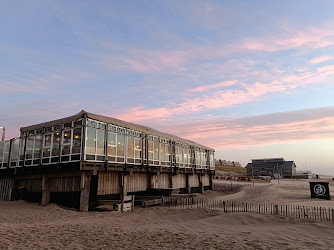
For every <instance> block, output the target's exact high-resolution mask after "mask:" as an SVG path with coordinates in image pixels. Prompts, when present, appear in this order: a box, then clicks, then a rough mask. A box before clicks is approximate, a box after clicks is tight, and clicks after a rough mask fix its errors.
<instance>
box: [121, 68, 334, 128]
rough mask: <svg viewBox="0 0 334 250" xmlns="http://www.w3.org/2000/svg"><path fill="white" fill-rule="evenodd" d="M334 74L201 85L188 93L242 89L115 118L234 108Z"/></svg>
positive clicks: (321, 71)
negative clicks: (246, 82)
mask: <svg viewBox="0 0 334 250" xmlns="http://www.w3.org/2000/svg"><path fill="white" fill-rule="evenodd" d="M333 74H334V65H327V66H324V67H320V68H317V69H316V70H315V71H313V72H312V71H309V72H300V73H298V74H296V75H288V76H285V77H282V78H279V79H278V80H273V81H272V82H270V83H267V84H265V83H260V82H256V83H254V84H249V85H246V84H245V83H243V82H240V81H227V82H221V83H217V84H211V85H202V86H200V87H197V88H193V89H190V90H189V91H188V92H189V93H195V94H198V93H201V92H205V90H208V91H209V90H214V89H216V88H219V87H221V86H228V85H231V86H232V85H235V84H238V85H240V86H242V88H241V89H229V90H224V91H216V92H212V93H210V94H204V95H203V94H202V95H200V96H194V97H193V98H188V99H187V100H185V101H183V102H181V103H170V104H169V105H168V106H165V107H159V108H152V109H145V108H144V107H134V108H132V109H130V110H126V111H124V112H123V114H120V115H119V116H118V118H119V119H124V120H128V121H134V122H135V121H145V120H152V119H160V118H167V117H171V116H175V115H181V114H191V113H196V112H201V111H207V110H215V109H220V108H226V107H231V106H234V105H239V104H244V103H248V102H254V101H256V100H259V99H260V98H263V97H264V96H266V95H267V94H270V93H284V92H287V91H289V90H293V89H296V88H298V87H303V86H305V85H307V84H316V83H320V82H322V81H324V80H326V79H327V78H328V76H330V75H333Z"/></svg>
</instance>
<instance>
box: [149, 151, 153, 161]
mask: <svg viewBox="0 0 334 250" xmlns="http://www.w3.org/2000/svg"><path fill="white" fill-rule="evenodd" d="M148 159H149V160H153V153H151V152H148Z"/></svg>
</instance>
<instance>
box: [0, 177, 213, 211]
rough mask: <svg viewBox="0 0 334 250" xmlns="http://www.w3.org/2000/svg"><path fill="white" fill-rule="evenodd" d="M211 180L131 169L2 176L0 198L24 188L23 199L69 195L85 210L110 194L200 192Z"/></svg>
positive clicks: (43, 202)
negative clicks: (94, 179) (165, 191)
mask: <svg viewBox="0 0 334 250" xmlns="http://www.w3.org/2000/svg"><path fill="white" fill-rule="evenodd" d="M92 176H96V181H95V182H94V183H93V182H91V180H92ZM210 179H211V175H210V174H207V173H206V174H203V173H194V174H192V173H179V174H171V173H169V172H167V173H160V172H155V173H154V172H153V173H152V172H150V173H144V172H132V171H75V172H67V173H44V174H33V175H23V176H7V177H3V176H2V177H1V178H0V190H1V196H0V200H5V201H9V200H11V199H17V197H16V198H15V195H14V196H13V195H12V190H16V192H17V191H18V190H23V191H24V194H25V195H24V197H23V199H27V200H28V201H29V200H30V201H35V202H36V201H37V202H38V199H40V203H41V205H44V206H45V205H48V204H50V203H52V202H55V203H59V202H60V200H61V197H62V195H64V196H66V195H70V194H72V195H73V197H74V199H75V200H77V201H78V202H77V203H75V202H74V201H73V202H72V203H71V206H74V207H77V208H78V209H79V210H80V211H82V212H86V211H88V210H89V209H90V208H94V204H95V205H96V204H97V201H98V200H99V199H111V197H114V198H115V197H117V198H119V199H122V197H125V196H127V195H128V194H129V193H130V194H143V193H144V194H146V193H147V194H150V193H151V192H154V191H155V192H157V191H159V190H173V192H174V193H178V192H181V191H182V192H183V193H192V192H203V191H204V187H206V188H207V189H210V185H211V183H210ZM91 183H92V185H91ZM94 185H96V187H95V188H94ZM75 197H77V198H75ZM20 198H22V197H20ZM75 204H77V205H75ZM62 205H66V204H62Z"/></svg>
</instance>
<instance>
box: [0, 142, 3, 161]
mask: <svg viewBox="0 0 334 250" xmlns="http://www.w3.org/2000/svg"><path fill="white" fill-rule="evenodd" d="M3 150H4V142H2V141H0V164H1V163H2V158H3Z"/></svg>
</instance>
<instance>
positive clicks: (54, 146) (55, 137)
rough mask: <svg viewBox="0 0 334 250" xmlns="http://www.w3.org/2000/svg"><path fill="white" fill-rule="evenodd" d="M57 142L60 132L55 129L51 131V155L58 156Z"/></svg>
mask: <svg viewBox="0 0 334 250" xmlns="http://www.w3.org/2000/svg"><path fill="white" fill-rule="evenodd" d="M59 143H60V132H59V131H55V132H54V133H53V140H52V156H59Z"/></svg>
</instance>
